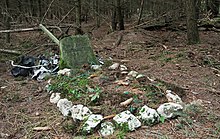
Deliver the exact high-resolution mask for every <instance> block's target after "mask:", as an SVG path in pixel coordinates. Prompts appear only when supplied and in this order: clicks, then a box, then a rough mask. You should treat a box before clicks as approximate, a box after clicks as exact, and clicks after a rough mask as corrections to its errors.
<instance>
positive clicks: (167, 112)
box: [157, 102, 183, 119]
mask: <svg viewBox="0 0 220 139" xmlns="http://www.w3.org/2000/svg"><path fill="white" fill-rule="evenodd" d="M182 110H183V106H182V105H180V104H177V103H172V102H169V103H164V104H162V105H160V106H159V108H157V112H158V113H159V114H160V116H163V117H164V118H165V119H168V118H173V117H175V116H176V115H175V112H178V111H182Z"/></svg>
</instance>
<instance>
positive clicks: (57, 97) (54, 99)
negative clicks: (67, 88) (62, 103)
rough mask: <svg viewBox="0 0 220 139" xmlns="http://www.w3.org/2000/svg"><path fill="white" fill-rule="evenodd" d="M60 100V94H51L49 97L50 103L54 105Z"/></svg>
mask: <svg viewBox="0 0 220 139" xmlns="http://www.w3.org/2000/svg"><path fill="white" fill-rule="evenodd" d="M59 100H60V93H52V94H51V96H50V103H54V104H56V103H57V102H58V101H59Z"/></svg>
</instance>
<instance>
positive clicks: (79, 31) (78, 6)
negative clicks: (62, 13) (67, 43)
mask: <svg viewBox="0 0 220 139" xmlns="http://www.w3.org/2000/svg"><path fill="white" fill-rule="evenodd" d="M76 26H77V27H76V30H75V34H83V33H82V29H81V0H77V2H76Z"/></svg>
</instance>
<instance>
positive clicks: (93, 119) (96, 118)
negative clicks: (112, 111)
mask: <svg viewBox="0 0 220 139" xmlns="http://www.w3.org/2000/svg"><path fill="white" fill-rule="evenodd" d="M102 120H103V116H102V115H99V114H92V115H90V116H89V118H88V120H87V121H86V122H85V123H84V125H83V131H85V132H87V133H91V132H92V130H93V129H94V128H95V127H96V126H97V125H98V124H99V123H100V122H101V121H102Z"/></svg>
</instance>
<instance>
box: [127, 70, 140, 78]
mask: <svg viewBox="0 0 220 139" xmlns="http://www.w3.org/2000/svg"><path fill="white" fill-rule="evenodd" d="M137 75H138V72H137V71H134V70H132V71H130V72H129V73H128V76H132V77H134V78H135V77H136V76H137Z"/></svg>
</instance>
